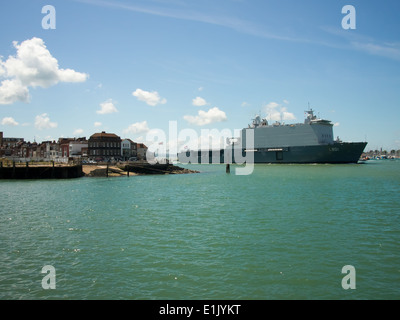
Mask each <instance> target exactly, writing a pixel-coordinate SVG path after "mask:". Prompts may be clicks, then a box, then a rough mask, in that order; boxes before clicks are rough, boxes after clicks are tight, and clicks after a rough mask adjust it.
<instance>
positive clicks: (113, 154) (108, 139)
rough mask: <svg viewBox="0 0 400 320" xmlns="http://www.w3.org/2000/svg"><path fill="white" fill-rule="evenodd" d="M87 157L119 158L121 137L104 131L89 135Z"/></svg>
mask: <svg viewBox="0 0 400 320" xmlns="http://www.w3.org/2000/svg"><path fill="white" fill-rule="evenodd" d="M88 157H90V158H94V159H102V160H108V159H111V158H114V159H116V158H120V157H121V138H120V137H119V136H117V135H116V134H114V133H106V132H105V131H102V132H100V133H95V134H93V135H91V136H90V138H89V140H88Z"/></svg>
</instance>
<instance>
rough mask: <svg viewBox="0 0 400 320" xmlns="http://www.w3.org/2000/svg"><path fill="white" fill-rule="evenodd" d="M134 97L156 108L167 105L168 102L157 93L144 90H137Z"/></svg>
mask: <svg viewBox="0 0 400 320" xmlns="http://www.w3.org/2000/svg"><path fill="white" fill-rule="evenodd" d="M132 95H133V96H134V97H136V98H137V99H138V100H140V101H144V102H146V103H147V104H148V105H149V106H153V107H154V106H156V105H158V104H165V103H167V100H166V99H165V98H161V97H160V95H159V94H158V92H157V91H153V92H149V91H144V90H142V89H136V90H135V91H134V92H132Z"/></svg>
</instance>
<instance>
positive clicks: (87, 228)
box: [0, 160, 400, 300]
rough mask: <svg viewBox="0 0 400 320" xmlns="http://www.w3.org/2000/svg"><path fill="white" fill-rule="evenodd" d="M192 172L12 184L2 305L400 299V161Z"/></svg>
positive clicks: (2, 186)
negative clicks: (49, 278) (48, 281)
mask: <svg viewBox="0 0 400 320" xmlns="http://www.w3.org/2000/svg"><path fill="white" fill-rule="evenodd" d="M185 167H188V168H191V169H196V170H199V171H201V172H200V173H197V174H184V175H165V176H131V177H129V178H128V177H122V178H80V179H71V180H36V181H34V180H28V181H10V180H8V181H6V180H2V181H1V180H0V299H135V300H139V299H140V300H150V299H176V300H181V299H189V300H199V299H201V300H206V299H207V300H208V299H229V300H231V299H235V300H236V299H243V300H247V299H251V300H260V299H262V300H264V299H399V298H400V161H391V160H379V161H368V162H367V163H366V164H358V165H256V166H255V169H254V172H253V174H251V175H243V176H240V175H235V174H234V171H233V170H232V173H231V174H226V173H225V167H224V166H223V165H186V166H185ZM232 169H234V167H233V168H232ZM46 265H51V266H53V267H54V270H55V278H53V280H54V283H55V284H56V288H55V289H47V290H46V289H44V288H43V287H42V280H43V279H44V277H45V276H46V274H45V273H41V271H42V268H43V267H44V266H46ZM346 265H351V266H353V267H354V269H355V277H353V278H352V279H353V280H354V281H353V282H354V283H355V285H356V287H355V289H348V290H345V289H344V288H343V287H342V280H343V278H344V277H346V274H345V273H342V268H343V266H346Z"/></svg>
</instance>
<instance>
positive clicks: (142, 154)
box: [137, 143, 148, 160]
mask: <svg viewBox="0 0 400 320" xmlns="http://www.w3.org/2000/svg"><path fill="white" fill-rule="evenodd" d="M147 149H148V148H147V146H146V145H145V144H143V143H138V144H137V158H138V159H139V160H146V153H147Z"/></svg>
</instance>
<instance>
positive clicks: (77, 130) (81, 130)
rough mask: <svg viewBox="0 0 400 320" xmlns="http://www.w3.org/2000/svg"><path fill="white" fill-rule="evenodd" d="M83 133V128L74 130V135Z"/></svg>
mask: <svg viewBox="0 0 400 320" xmlns="http://www.w3.org/2000/svg"><path fill="white" fill-rule="evenodd" d="M82 133H83V129H76V130H75V131H74V136H79V135H80V134H82Z"/></svg>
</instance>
